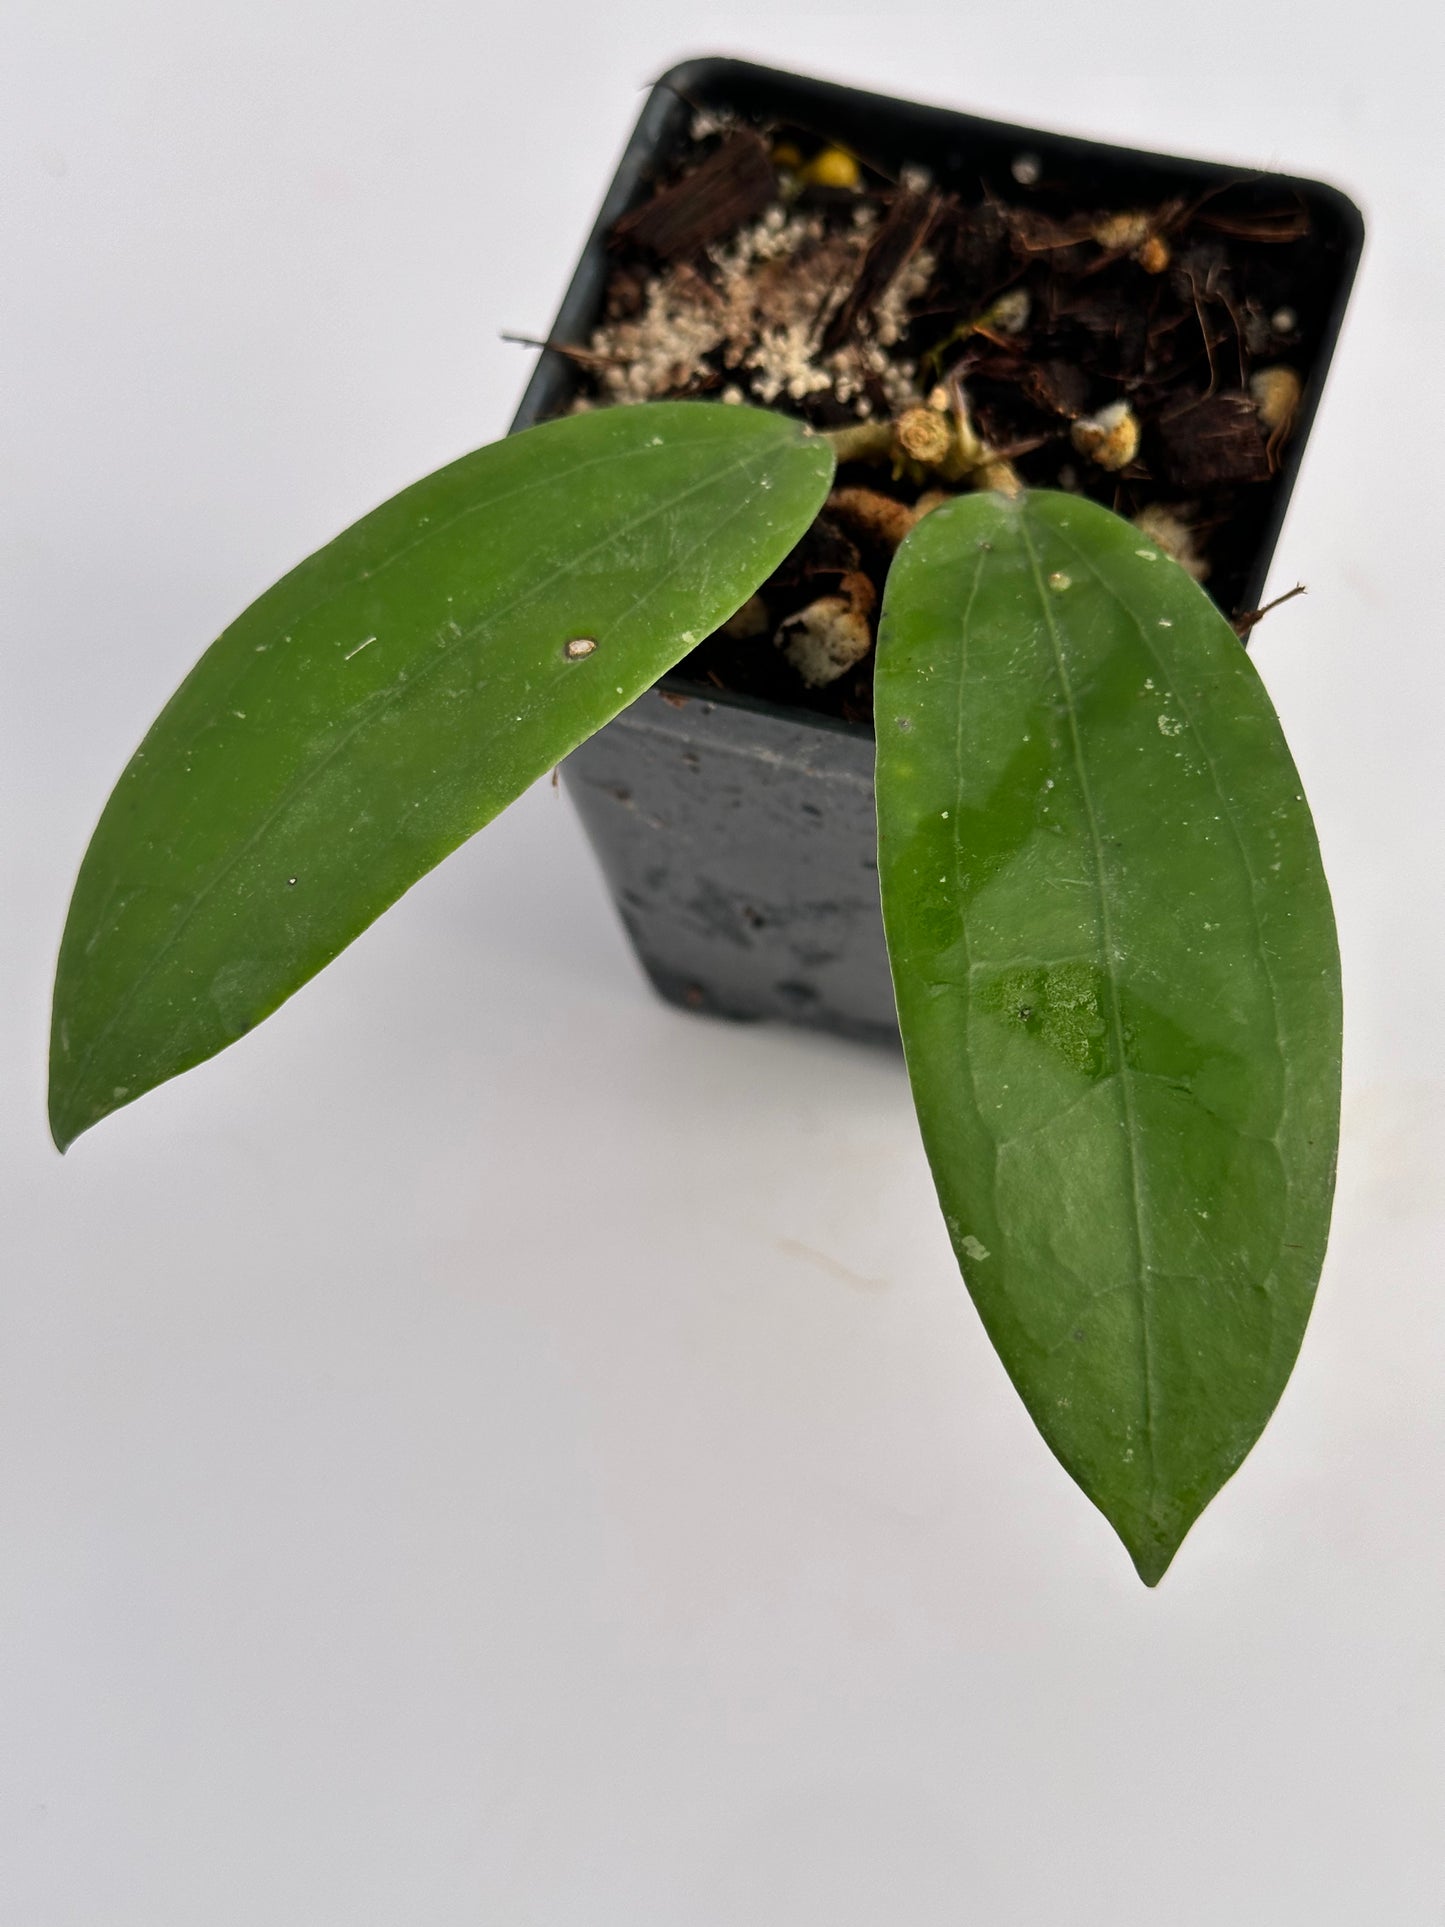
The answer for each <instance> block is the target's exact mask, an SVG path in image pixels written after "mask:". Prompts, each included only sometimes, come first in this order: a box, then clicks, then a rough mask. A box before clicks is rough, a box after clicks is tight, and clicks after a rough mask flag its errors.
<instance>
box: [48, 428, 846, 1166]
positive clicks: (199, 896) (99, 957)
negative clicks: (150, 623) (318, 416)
mask: <svg viewBox="0 0 1445 1927" xmlns="http://www.w3.org/2000/svg"><path fill="white" fill-rule="evenodd" d="M832 472H833V458H832V455H831V452H830V451H829V449H828V447H827V444H826V443H825V442H824V441H822V440H821V439H820V438H819V437H816V436H814V435H812V434H811V433H810V432H809V431H808V430H806V429H805V428H803V427H802V426H801V425H800V424H798V423H796V422H790V421H788V420H786V419H784V418H783V417H782V416H780V415H777V414H773V413H768V412H765V411H763V410H759V409H752V408H725V407H721V406H718V405H710V404H705V403H695V402H694V403H687V402H681V403H656V404H651V405H648V406H645V407H636V408H619V409H606V410H599V411H597V412H596V413H592V414H585V415H576V416H572V417H570V418H568V419H566V420H564V421H558V422H552V423H549V424H547V425H545V426H543V427H541V428H535V429H531V430H528V431H527V432H526V433H525V434H521V435H516V436H513V437H511V438H509V439H508V440H506V441H503V442H499V443H497V444H495V445H494V446H492V447H489V448H483V449H479V450H478V451H477V452H476V453H475V454H472V455H467V456H464V457H463V458H462V460H461V461H459V462H454V463H453V464H452V465H451V466H450V467H449V468H445V469H442V470H441V471H440V472H439V473H438V474H436V475H432V476H430V477H428V479H427V480H425V481H423V482H418V483H417V484H416V485H415V486H414V487H412V488H409V489H406V490H404V491H403V493H402V494H400V495H398V496H395V497H394V498H393V499H392V500H391V501H389V502H387V503H386V504H385V505H384V506H383V507H381V508H379V509H377V510H375V511H374V512H373V513H372V514H370V515H368V516H365V517H364V518H363V519H362V520H361V521H360V522H358V523H356V524H355V525H354V526H353V527H352V528H350V529H348V530H347V531H346V533H345V534H344V535H341V536H338V537H337V539H336V540H335V541H334V542H331V543H329V544H328V545H327V547H325V548H324V549H322V550H320V551H319V552H318V553H317V554H316V555H314V556H312V557H311V558H310V560H309V561H306V562H303V563H302V564H301V566H300V567H299V568H297V569H294V570H293V571H292V572H291V573H290V574H289V575H288V576H286V577H285V578H284V579H283V580H282V581H281V582H279V583H277V585H276V586H275V588H273V589H271V590H269V591H268V592H267V593H266V594H265V595H263V596H262V597H261V598H260V600H259V601H258V602H255V603H253V604H252V605H251V607H250V608H249V609H247V610H246V612H245V614H244V615H242V616H241V617H240V618H239V619H238V620H237V621H236V622H234V623H233V624H232V625H231V627H230V628H229V629H227V630H226V632H225V633H224V635H222V636H221V638H220V640H219V641H218V642H216V643H215V644H214V645H213V646H212V648H211V649H210V650H209V651H208V652H207V653H206V655H205V656H204V657H202V659H201V661H200V663H199V664H198V665H197V667H196V668H195V669H194V670H193V671H192V673H191V675H190V676H189V677H187V679H186V681H185V682H184V683H183V684H182V685H181V687H180V689H179V690H178V691H177V692H176V694H175V696H174V697H173V698H172V699H171V701H170V703H169V704H168V705H167V707H166V708H165V710H164V711H163V712H162V714H161V716H160V718H159V720H158V721H157V722H156V724H155V726H154V727H153V728H152V730H151V732H150V734H149V735H148V736H147V737H146V739H145V742H144V743H143V744H142V746H141V748H140V750H139V751H138V752H137V754H136V756H135V758H134V760H133V761H132V762H131V764H130V766H129V768H128V769H127V770H126V771H125V774H124V775H123V776H122V777H121V779H120V782H119V783H118V784H117V786H116V789H115V792H114V794H113V795H112V797H111V799H110V802H109V803H108V804H107V806H106V809H105V813H104V815H103V816H102V818H101V821H100V826H99V828H98V829H97V830H96V833H95V836H94V838H93V839H92V841H91V845H90V848H89V850H88V852H87V853H86V857H85V862H84V864H83V866H82V869H81V872H80V877H79V881H78V882H77V884H76V888H75V896H74V899H73V901H72V904H71V909H70V917H69V921H68V923H67V925H66V930H65V938H64V942H63V944H62V947H61V954H60V966H59V973H58V979H57V984H56V993H55V1012H54V1026H53V1031H52V1039H51V1112H50V1115H51V1128H52V1130H53V1133H54V1136H55V1141H56V1143H57V1144H58V1145H59V1146H60V1147H61V1149H62V1150H63V1149H64V1148H65V1146H66V1145H67V1144H69V1143H70V1142H71V1141H72V1140H73V1139H74V1138H75V1137H76V1136H77V1135H78V1134H79V1133H80V1132H81V1131H83V1130H85V1129H86V1128H87V1127H88V1126H89V1125H91V1124H94V1123H95V1122H96V1121H97V1119H99V1118H101V1117H104V1116H105V1115H106V1114H107V1112H110V1111H113V1110H116V1109H118V1108H119V1106H121V1105H122V1104H127V1103H129V1102H131V1101H132V1100H133V1099H134V1098H137V1097H139V1096H140V1095H141V1093H142V1092H144V1091H147V1090H150V1089H151V1088H152V1087H153V1086H154V1085H156V1084H159V1083H161V1082H162V1081H163V1080H164V1079H165V1078H168V1077H174V1076H175V1075H176V1073H177V1072H179V1071H183V1070H186V1069H188V1068H189V1067H190V1066H191V1065H193V1064H198V1063H200V1062H201V1061H202V1059H204V1058H207V1057H210V1056H211V1055H213V1054H214V1053H215V1052H216V1051H218V1050H220V1049H222V1048H223V1047H224V1046H225V1045H227V1044H229V1043H231V1042H233V1041H234V1040H235V1039H236V1038H237V1037H240V1036H241V1035H242V1034H243V1033H244V1032H246V1031H248V1030H250V1029H251V1027H252V1026H253V1025H254V1024H257V1023H259V1022H260V1020H261V1019H262V1018H263V1017H265V1016H267V1015H269V1013H270V1012H271V1011H273V1010H275V1008H276V1007H277V1005H278V1004H280V1003H281V1002H282V1001H283V1000H284V999H285V998H287V997H289V996H290V995H291V993H292V992H293V991H294V990H297V989H298V988H299V987H300V986H301V985H302V984H304V983H305V982H306V980H307V978H308V977H311V976H313V975H314V974H315V972H316V971H318V970H319V969H320V968H321V967H322V965H323V964H325V963H328V962H329V961H330V960H331V958H333V957H334V956H335V955H336V954H337V952H338V951H339V950H341V949H342V948H343V947H344V946H345V945H346V944H348V943H350V942H351V940H352V938H353V937H355V936H357V935H358V934H359V933H360V932H361V931H362V930H364V929H365V928H366V926H367V924H369V923H370V922H371V921H372V919H373V918H374V917H376V916H378V915H379V914H380V913H381V912H382V911H383V910H385V909H386V907H387V906H388V905H389V904H391V903H393V902H395V900H396V899H397V898H398V897H399V896H400V895H401V894H402V892H403V891H404V890H406V889H408V888H409V887H410V886H411V885H412V884H413V883H415V882H416V880H417V879H418V877H420V876H422V875H424V874H425V872H426V871H428V870H429V869H431V867H432V866H433V864H435V863H437V862H439V861H440V860H441V858H442V857H444V856H445V855H447V853H448V852H449V851H451V850H454V849H455V848H456V846H457V845H458V844H459V843H461V842H462V841H463V840H464V839H465V838H466V837H469V836H470V835H471V834H472V832H473V831H474V830H478V829H480V828H481V826H482V825H483V824H484V823H486V822H488V821H489V820H490V819H491V818H492V817H494V816H495V815H496V814H497V812H498V811H499V810H501V809H503V808H504V807H505V806H506V805H507V804H508V803H510V802H511V801H512V800H513V798H514V797H516V796H518V795H520V794H521V792H522V791H523V790H524V789H526V788H527V786H528V785H529V784H530V783H531V782H533V781H534V779H535V778H537V777H538V776H541V775H543V774H544V773H545V772H546V771H547V770H549V769H550V768H552V767H553V766H554V765H555V764H556V763H557V762H558V761H559V760H560V758H562V757H563V756H565V755H566V754H567V752H568V751H569V750H571V749H574V748H575V747H576V746H577V744H578V743H580V742H582V741H583V739H584V738H585V737H587V736H590V735H591V734H592V733H593V731H595V730H597V729H599V728H601V726H602V725H603V724H604V723H605V722H607V721H608V720H609V719H610V718H611V717H612V716H614V715H616V714H617V712H618V711H619V710H620V709H623V708H624V707H625V706H626V705H627V704H628V703H630V702H631V701H632V700H633V699H634V698H635V697H637V696H638V695H640V694H641V693H642V692H643V691H644V690H645V689H647V688H648V687H649V686H650V685H651V684H652V683H653V682H655V681H656V679H657V678H658V676H659V675H661V674H662V673H663V672H664V671H665V670H667V669H669V668H670V667H671V666H672V665H673V664H674V663H675V662H677V661H678V660H679V659H680V658H681V657H682V656H684V655H685V654H686V653H687V651H688V650H689V649H690V648H691V647H692V646H693V644H694V643H695V642H698V641H701V639H702V638H703V637H704V636H705V635H706V634H707V633H708V631H709V630H710V629H713V628H715V627H716V626H717V625H718V624H719V623H720V622H723V621H725V620H726V619H727V617H728V616H730V615H731V614H732V613H733V612H734V611H735V610H736V609H737V608H738V607H739V606H740V605H741V604H742V603H743V602H744V601H745V600H746V599H747V597H748V596H749V595H750V594H751V593H752V591H753V590H754V589H755V588H756V587H757V585H758V583H759V582H761V581H762V580H764V578H765V577H766V576H767V575H768V574H769V573H770V572H771V571H772V569H774V568H775V567H776V566H777V564H778V563H779V562H780V561H781V560H782V558H783V557H784V556H785V555H786V554H787V552H788V550H789V549H790V548H792V546H793V545H794V543H795V542H796V541H797V540H798V538H799V537H800V536H801V535H802V534H803V532H804V531H805V530H806V528H807V527H808V525H809V523H810V522H811V521H812V519H813V517H814V515H815V514H816V513H817V511H818V509H819V507H820V506H821V504H822V502H823V498H824V496H825V495H826V494H827V490H828V486H829V482H830V480H831V477H832ZM586 641H591V642H595V644H596V647H595V648H594V649H591V650H590V651H588V650H584V649H582V648H580V647H579V648H578V649H577V650H576V651H574V652H573V654H572V655H570V656H569V653H568V651H567V648H566V645H567V643H568V642H578V643H579V644H580V643H582V642H586Z"/></svg>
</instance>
